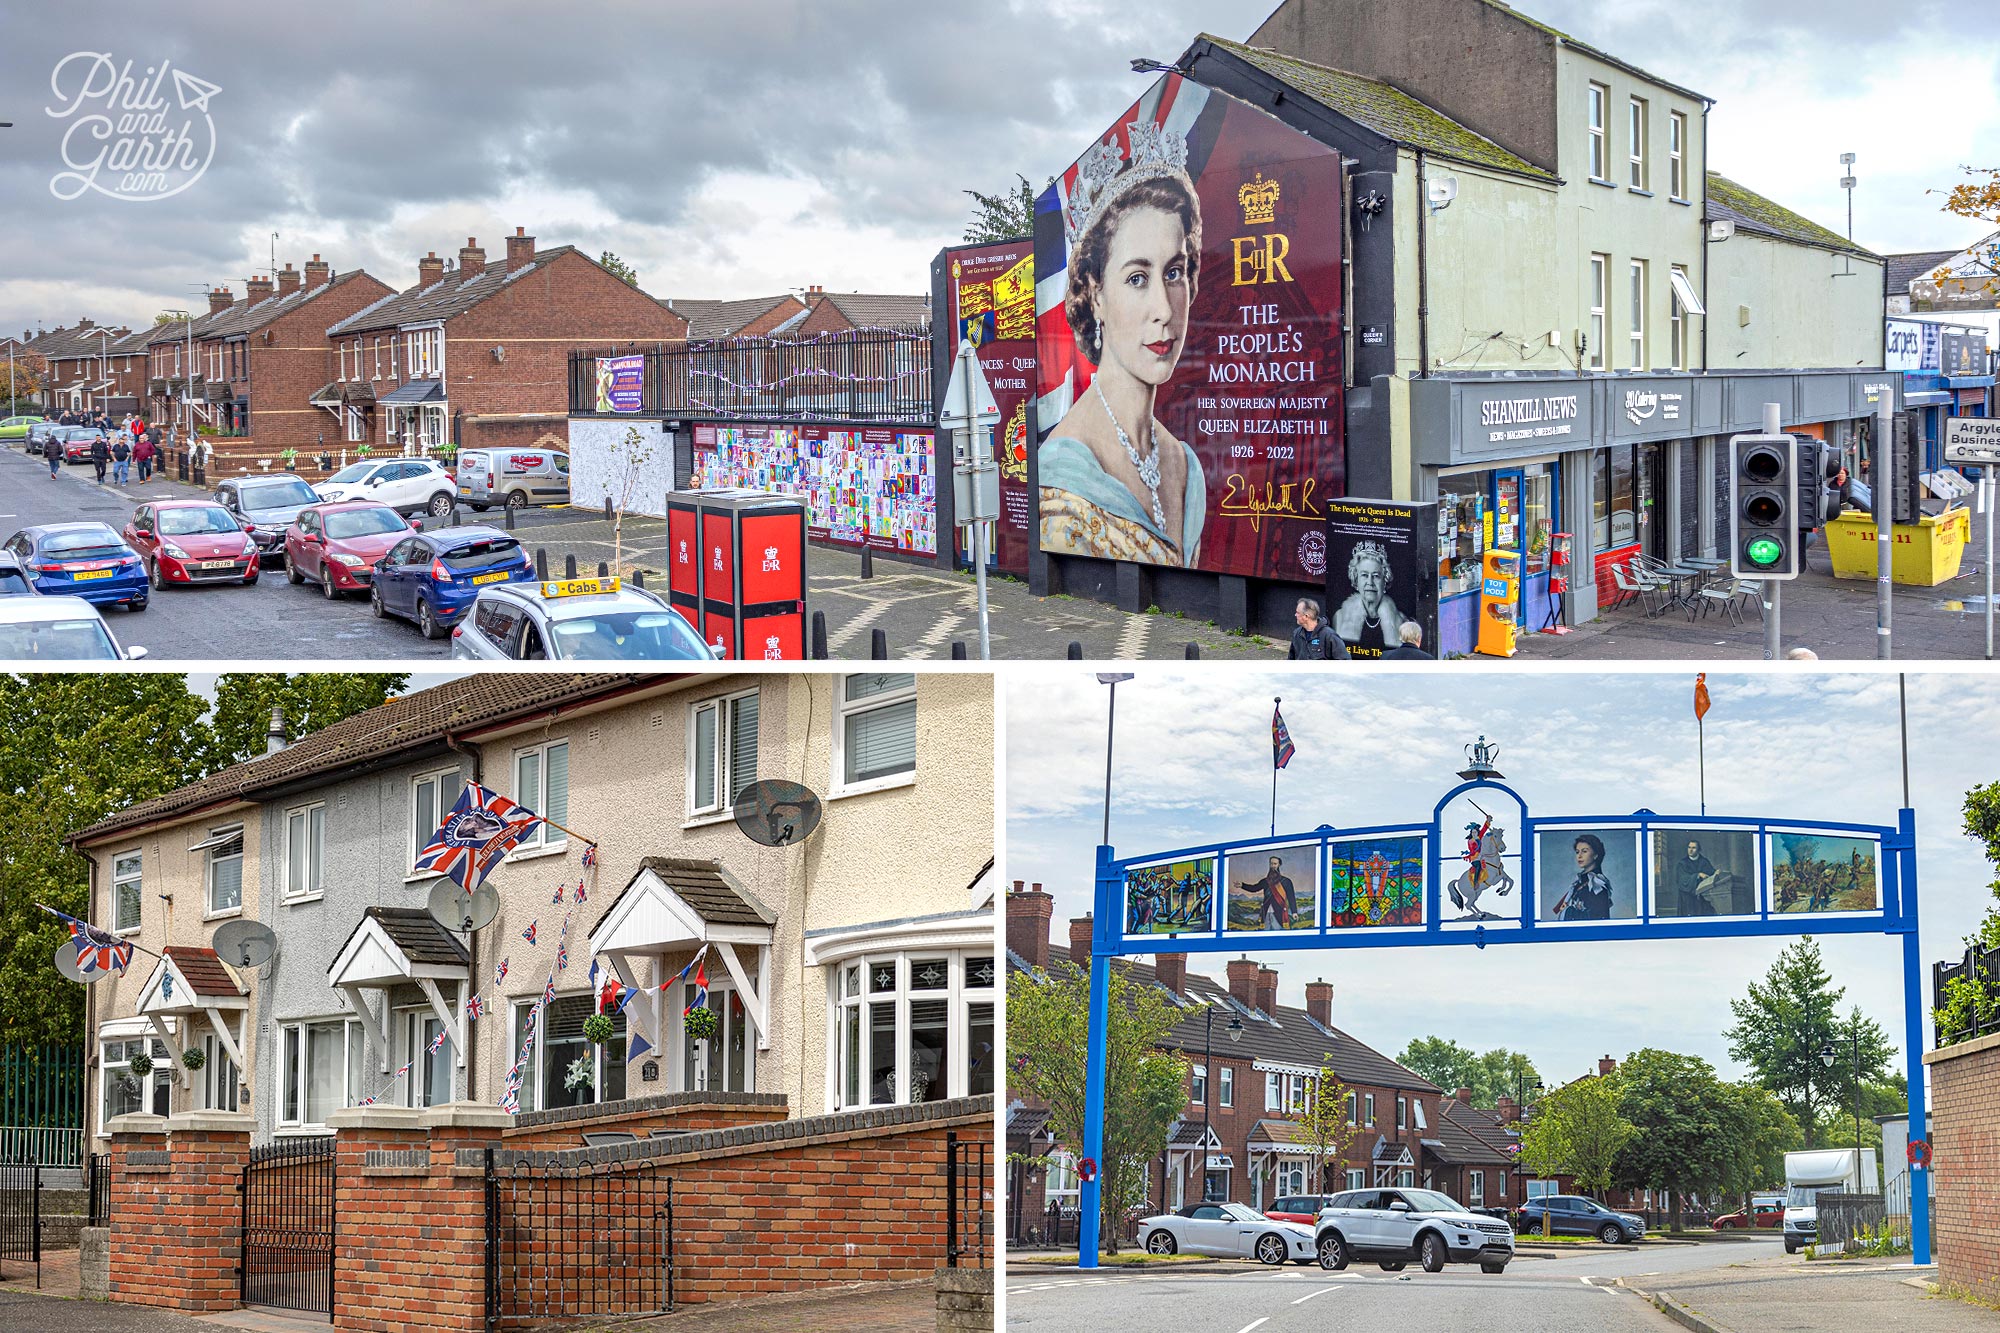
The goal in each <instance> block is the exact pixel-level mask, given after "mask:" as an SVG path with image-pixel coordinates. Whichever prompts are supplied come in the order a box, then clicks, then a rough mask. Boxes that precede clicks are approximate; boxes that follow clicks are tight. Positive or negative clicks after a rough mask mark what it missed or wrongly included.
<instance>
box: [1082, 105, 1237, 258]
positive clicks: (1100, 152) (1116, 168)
mask: <svg viewBox="0 0 2000 1333" xmlns="http://www.w3.org/2000/svg"><path fill="white" fill-rule="evenodd" d="M1125 128H1126V130H1127V132H1128V136H1127V137H1128V138H1129V139H1130V141H1131V145H1132V148H1131V153H1130V155H1129V156H1128V155H1127V153H1126V151H1125V149H1123V148H1122V147H1120V145H1119V143H1118V136H1117V135H1116V134H1109V135H1106V136H1105V138H1104V141H1103V142H1102V143H1096V144H1092V145H1091V146H1090V148H1089V150H1088V151H1087V152H1085V153H1084V155H1083V156H1082V157H1080V158H1078V159H1077V163H1076V183H1075V184H1074V185H1072V186H1070V190H1069V198H1068V200H1067V201H1065V203H1064V204H1063V226H1064V230H1065V232H1066V233H1067V235H1068V240H1069V245H1070V248H1071V249H1075V248H1076V243H1077V242H1078V241H1080V240H1082V239H1083V235H1084V233H1085V232H1087V231H1089V230H1090V228H1091V225H1092V224H1093V223H1095V222H1096V221H1097V219H1098V218H1100V217H1102V216H1103V215H1104V210H1105V209H1107V208H1109V207H1110V206H1111V204H1112V202H1113V201H1114V200H1116V199H1117V198H1118V197H1119V196H1120V195H1122V194H1124V193H1125V192H1126V191H1127V190H1129V189H1131V188H1132V187H1133V186H1135V185H1138V184H1140V183H1141V182H1143V181H1149V180H1160V179H1162V178H1163V177H1168V176H1179V177H1181V178H1182V179H1183V180H1185V179H1186V176H1187V156H1188V150H1187V139H1186V137H1185V136H1183V135H1182V134H1181V133H1180V132H1179V131H1178V130H1170V129H1166V128H1164V127H1162V126H1159V125H1155V124H1153V123H1152V122H1151V121H1146V120H1135V121H1133V122H1132V123H1131V124H1129V125H1127V126H1126V127H1125ZM1273 188H1274V189H1275V188H1276V187H1275V186H1274V187H1273ZM1189 193H1190V194H1192V193H1193V189H1192V187H1191V186H1190V189H1189Z"/></svg>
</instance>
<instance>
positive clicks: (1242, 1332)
mask: <svg viewBox="0 0 2000 1333" xmlns="http://www.w3.org/2000/svg"><path fill="white" fill-rule="evenodd" d="M1270 1322H1271V1316H1269V1315H1265V1316H1264V1317H1263V1318H1262V1319H1259V1320H1255V1321H1254V1322H1252V1323H1248V1324H1245V1325H1244V1326H1243V1327H1241V1328H1239V1329H1237V1330H1236V1333H1250V1330H1251V1329H1253V1328H1256V1327H1257V1326H1258V1325H1259V1324H1268V1323H1270Z"/></svg>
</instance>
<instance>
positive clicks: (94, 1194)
mask: <svg viewBox="0 0 2000 1333" xmlns="http://www.w3.org/2000/svg"><path fill="white" fill-rule="evenodd" d="M84 1187H85V1188H86V1189H88V1190H89V1191H90V1215H89V1217H88V1218H87V1219H86V1221H85V1223H84V1225H86V1226H93V1227H101V1226H108V1225H110V1222H111V1154H110V1153H101V1152H97V1153H92V1154H91V1155H90V1156H89V1157H87V1158H85V1159H84Z"/></svg>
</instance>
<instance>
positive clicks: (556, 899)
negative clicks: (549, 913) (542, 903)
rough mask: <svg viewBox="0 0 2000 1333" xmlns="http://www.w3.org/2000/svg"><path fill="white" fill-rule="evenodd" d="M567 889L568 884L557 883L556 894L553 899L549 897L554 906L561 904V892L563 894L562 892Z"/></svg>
mask: <svg viewBox="0 0 2000 1333" xmlns="http://www.w3.org/2000/svg"><path fill="white" fill-rule="evenodd" d="M567 889H568V885H565V884H558V885H556V896H555V897H554V898H553V899H551V903H552V905H554V906H556V907H561V906H562V902H563V894H564V893H565V892H566V891H567Z"/></svg>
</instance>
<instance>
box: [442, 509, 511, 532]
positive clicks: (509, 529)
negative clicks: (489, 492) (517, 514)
mask: <svg viewBox="0 0 2000 1333" xmlns="http://www.w3.org/2000/svg"><path fill="white" fill-rule="evenodd" d="M502 508H504V509H505V510H506V512H507V531H509V532H512V531H513V530H514V506H513V505H504V506H502ZM452 512H453V513H457V512H458V511H457V510H455V509H454V510H453V511H452Z"/></svg>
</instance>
